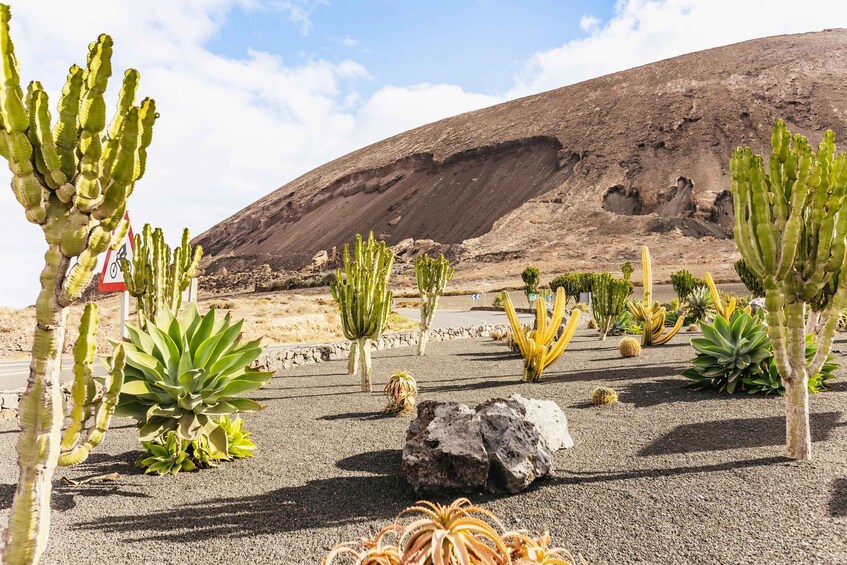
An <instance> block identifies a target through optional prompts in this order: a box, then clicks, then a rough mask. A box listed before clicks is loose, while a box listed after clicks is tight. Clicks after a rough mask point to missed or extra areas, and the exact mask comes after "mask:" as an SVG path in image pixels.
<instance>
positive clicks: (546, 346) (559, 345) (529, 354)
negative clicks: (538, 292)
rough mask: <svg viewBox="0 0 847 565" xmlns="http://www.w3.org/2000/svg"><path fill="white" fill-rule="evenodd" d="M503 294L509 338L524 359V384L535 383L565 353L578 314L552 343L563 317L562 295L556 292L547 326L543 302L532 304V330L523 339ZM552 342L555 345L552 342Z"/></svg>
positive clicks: (563, 298)
mask: <svg viewBox="0 0 847 565" xmlns="http://www.w3.org/2000/svg"><path fill="white" fill-rule="evenodd" d="M504 294H505V300H504V306H505V309H506V315H507V316H508V318H509V324H510V325H511V326H512V336H513V339H514V340H515V343H516V344H517V346H518V349H519V350H520V352H521V355H522V356H523V359H524V376H523V380H524V381H525V382H535V381H537V380H538V379H540V378H541V373H542V372H543V371H544V369H545V368H547V367H548V366H549V365H550V364H551V363H552V362H553V361H555V360H556V359H557V358H558V357H559V355H561V354H562V352H563V351H564V350H565V348H566V347H567V346H568V343H569V342H570V340H571V338H572V337H573V336H574V334H575V333H576V328H577V325H579V318H580V316H581V314H582V313H581V312H580V311H579V310H576V309H574V310H573V312H571V316H570V318H569V319H568V323H567V324H566V325H565V331H564V332H562V335H561V337H559V339H558V340H556V332H557V331H558V330H559V326H560V325H561V324H562V319H563V318H564V316H565V291H564V289H563V288H558V289H557V290H556V300H555V302H554V303H553V316H552V317H551V318H550V320H549V323H548V320H547V308H546V306H545V304H544V301H543V300H536V301H535V311H536V327H535V329H534V330H533V331H531V332H530V333H529V335H524V332H523V329H522V328H521V322H520V320H519V319H518V315H517V313H516V312H515V306H514V305H513V304H512V299H511V297H509V293H504ZM554 340H555V342H554Z"/></svg>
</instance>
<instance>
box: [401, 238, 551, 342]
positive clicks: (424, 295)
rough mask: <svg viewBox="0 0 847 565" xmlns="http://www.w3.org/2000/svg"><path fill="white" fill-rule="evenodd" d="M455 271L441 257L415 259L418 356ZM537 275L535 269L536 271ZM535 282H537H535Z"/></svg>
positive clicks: (427, 337)
mask: <svg viewBox="0 0 847 565" xmlns="http://www.w3.org/2000/svg"><path fill="white" fill-rule="evenodd" d="M455 272H456V271H455V269H453V267H451V266H450V263H449V262H448V261H447V259H446V258H445V257H444V255H441V256H439V257H438V259H433V258H432V257H430V256H429V255H427V254H423V255H420V256H419V257H417V258H416V259H415V277H416V279H417V282H418V290H419V291H420V293H421V325H420V330H419V332H418V355H423V354H424V351H425V350H426V344H427V342H428V341H429V328H430V326H431V325H432V319H433V318H434V317H435V309H436V308H437V307H438V297H439V296H441V295H442V294H444V289H445V288H447V282H448V281H449V280H450V279H452V278H453V275H454V274H455ZM536 274H537V269H536ZM536 282H537V281H536Z"/></svg>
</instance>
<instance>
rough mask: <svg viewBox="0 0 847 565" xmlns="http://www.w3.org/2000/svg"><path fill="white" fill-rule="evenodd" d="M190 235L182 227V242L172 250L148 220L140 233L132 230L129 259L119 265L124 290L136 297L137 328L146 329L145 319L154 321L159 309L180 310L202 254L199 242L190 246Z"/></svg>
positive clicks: (159, 230) (175, 311)
mask: <svg viewBox="0 0 847 565" xmlns="http://www.w3.org/2000/svg"><path fill="white" fill-rule="evenodd" d="M190 239H191V235H190V233H189V231H188V228H185V229H184V230H183V232H182V243H181V245H180V246H179V247H177V248H176V249H174V250H171V248H170V246H169V245H168V244H167V243H165V235H164V233H162V230H161V228H156V229H155V230H154V229H153V228H152V227H151V226H150V224H144V228H142V230H141V233H137V234H135V250H134V252H133V255H132V262H131V263H130V262H129V261H128V260H126V259H122V260H121V269H122V270H123V273H124V282H125V283H126V288H127V291H128V292H129V294H130V296H132V297H133V298H135V300H136V310H137V312H138V326H139V327H140V328H142V329H145V328H146V327H147V321H148V320H153V321H155V320H156V316H158V314H159V312H162V311H163V310H165V309H166V308H168V309H170V311H171V312H173V313H174V314H176V313H177V312H179V308H180V306H181V305H182V293H183V292H184V291H185V289H187V288H188V286H189V285H190V284H191V279H193V278H194V277H196V276H197V267H198V265H199V264H200V258H201V257H202V256H203V248H202V247H201V246H199V245H198V246H197V247H195V248H194V249H193V250H192V248H191V244H190V243H189V241H190ZM171 257H173V260H171Z"/></svg>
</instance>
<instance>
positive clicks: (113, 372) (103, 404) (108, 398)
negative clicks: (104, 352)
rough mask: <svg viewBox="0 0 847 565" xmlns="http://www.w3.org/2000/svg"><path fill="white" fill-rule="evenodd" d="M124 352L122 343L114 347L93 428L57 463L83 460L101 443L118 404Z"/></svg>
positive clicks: (122, 377)
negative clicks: (83, 439) (110, 365)
mask: <svg viewBox="0 0 847 565" xmlns="http://www.w3.org/2000/svg"><path fill="white" fill-rule="evenodd" d="M125 362H126V353H125V352H124V348H123V345H118V346H117V347H116V348H115V353H114V356H113V358H112V367H111V369H110V371H109V375H108V377H107V378H106V382H105V384H104V385H103V396H102V398H101V399H100V402H99V405H98V406H97V414H96V415H95V417H94V428H92V429H90V430H88V431H87V434H86V438H85V441H84V442H83V443H80V444H78V445H75V446H74V447H73V449H70V450H65V451H63V452H62V453H61V455H60V456H59V465H61V466H64V467H68V466H71V465H76V464H78V463H81V462H83V461H85V459H86V458H87V457H88V454H89V453H91V450H92V449H94V448H95V447H97V446H98V445H100V443H102V441H103V438H104V437H105V436H106V432H107V431H108V429H109V424H110V423H111V420H112V416H113V415H114V413H115V407H116V406H117V405H118V396H119V395H120V392H121V386H123V382H124V366H125Z"/></svg>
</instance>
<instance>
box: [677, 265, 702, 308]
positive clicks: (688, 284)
mask: <svg viewBox="0 0 847 565" xmlns="http://www.w3.org/2000/svg"><path fill="white" fill-rule="evenodd" d="M671 285H672V286H673V289H674V291H676V295H677V296H678V297H679V301H680V302H685V300H686V299H687V298H688V297H689V296H691V294H692V293H693V292H695V291H696V290H698V289H700V288H705V287H706V281H705V280H703V279H698V278H696V277H695V276H694V275H692V274H691V273H689V272H688V271H686V270H685V269H682V270H681V271H677V272H675V273H671Z"/></svg>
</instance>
